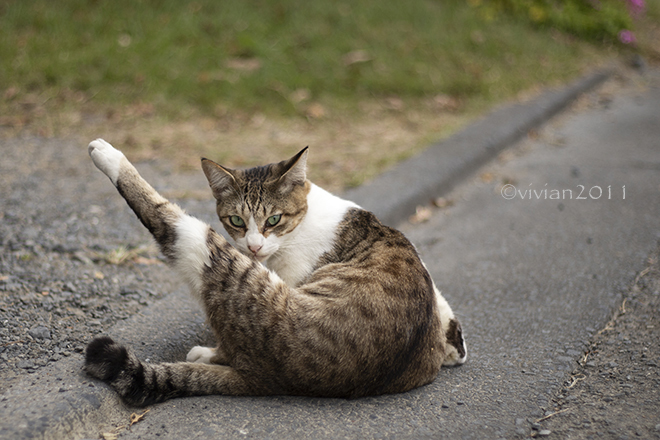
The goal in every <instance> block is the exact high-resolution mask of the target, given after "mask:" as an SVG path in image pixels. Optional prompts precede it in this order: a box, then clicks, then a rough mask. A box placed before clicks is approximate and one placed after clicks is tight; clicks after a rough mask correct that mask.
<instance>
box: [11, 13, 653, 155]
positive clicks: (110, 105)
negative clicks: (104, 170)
mask: <svg viewBox="0 0 660 440" xmlns="http://www.w3.org/2000/svg"><path fill="white" fill-rule="evenodd" d="M629 3H630V2H629V1H627V0H626V1H624V0H600V1H596V0H593V1H588V0H572V1H550V0H492V1H486V0H483V1H481V0H469V1H449V0H448V1H441V0H408V1H399V0H379V1H366V0H357V1H332V0H324V1H317V0H306V1H300V0H277V1H275V0H245V1H220V0H199V1H191V2H189V1H179V0H113V1H107V0H60V1H52V0H3V1H2V2H1V3H0V37H1V38H0V59H1V60H2V62H1V63H0V93H2V94H3V95H2V102H1V104H0V118H1V119H0V125H3V126H5V127H13V128H17V129H21V130H23V129H29V128H30V127H37V128H39V127H40V128H39V130H41V131H40V132H41V134H46V135H57V134H60V133H61V132H62V130H65V129H66V127H67V125H69V126H75V127H79V126H80V125H81V118H80V117H71V118H69V119H70V120H71V121H68V120H60V119H57V117H56V116H54V114H56V113H62V114H70V113H71V112H72V111H73V112H75V111H76V109H77V111H79V112H82V113H83V114H84V115H89V114H99V115H102V116H103V117H107V119H108V120H109V121H110V122H113V121H115V120H121V119H122V118H121V117H118V116H117V115H122V114H124V113H125V108H126V107H127V106H133V107H132V108H133V109H134V108H135V106H136V105H140V106H142V107H141V108H142V109H143V110H142V111H141V112H137V113H135V111H133V113H131V114H132V115H133V119H135V117H137V118H147V117H153V116H154V115H156V116H157V117H158V118H162V123H165V122H172V121H180V120H191V119H198V118H211V119H213V118H216V119H222V118H224V117H226V116H227V115H235V114H241V115H244V117H245V118H247V119H249V118H250V117H251V115H255V114H258V115H263V116H260V117H267V118H276V119H277V118H302V119H305V120H308V121H315V120H319V121H320V120H325V121H331V120H333V118H336V117H340V116H339V115H343V117H346V115H348V116H349V117H350V118H351V119H352V120H353V121H354V122H355V123H360V121H361V120H362V119H361V118H365V117H369V115H370V114H371V113H369V112H365V110H364V108H365V107H364V103H378V102H382V103H384V104H383V106H385V107H386V108H388V109H389V110H395V111H396V110H401V109H405V110H408V109H417V110H419V111H427V112H430V111H437V106H436V108H435V109H434V108H430V107H429V106H428V105H427V104H428V102H429V100H435V101H434V102H436V103H438V102H439V103H440V104H439V105H440V106H441V107H443V106H444V107H443V109H444V110H449V111H452V112H459V113H463V114H466V115H474V114H478V113H479V112H482V111H484V110H486V109H488V108H490V107H491V106H493V105H494V104H496V103H498V102H501V101H503V100H508V99H512V98H514V97H516V96H517V95H518V94H519V93H521V92H523V91H526V90H533V89H534V88H538V87H540V86H545V85H556V84H558V83H562V82H565V81H568V80H570V79H572V78H574V77H576V76H577V75H579V74H581V73H584V71H585V70H588V69H590V68H592V67H593V66H595V65H598V64H601V63H603V62H606V61H608V60H610V59H611V58H613V57H619V56H620V55H622V54H624V55H625V54H629V53H631V52H635V51H640V50H644V47H645V46H644V44H643V41H639V42H638V43H637V44H635V45H634V47H633V45H630V44H629V45H625V44H622V43H621V42H620V41H619V40H620V38H619V37H620V32H621V31H623V30H634V31H636V30H637V29H636V28H638V27H640V26H641V27H644V26H646V28H649V27H651V28H653V29H655V28H654V27H653V26H654V24H653V23H657V19H658V17H660V13H659V12H658V10H659V9H660V8H659V7H658V3H659V2H658V0H653V1H647V2H646V9H645V11H644V12H643V14H639V15H641V17H638V16H636V15H635V14H634V13H633V14H631V10H630V5H629ZM640 32H641V33H638V34H636V35H642V34H643V31H640ZM638 38H639V39H640V40H641V37H638ZM136 114H137V116H135V115H136ZM371 117H374V115H373V114H371ZM375 117H378V116H377V115H376V116H375ZM49 118H50V122H48V119H49ZM113 118H114V119H113ZM82 119H83V121H84V118H82ZM123 120H124V121H125V120H126V118H124V119H123ZM44 121H46V122H44ZM67 121H68V122H67ZM132 122H133V123H134V122H135V121H132ZM319 123H320V122H319ZM44 127H45V128H44ZM421 129H422V130H423V129H424V127H422V128H421ZM83 131H84V130H83ZM432 131H433V130H432ZM436 131H437V130H436ZM136 136H137V135H134V136H133V137H134V138H136ZM137 137H138V138H139V136H137ZM301 142H302V143H305V142H304V140H302V141H301ZM133 143H134V144H139V145H141V146H142V148H146V147H145V145H148V144H154V142H153V139H151V140H149V139H138V140H136V141H134V142H133ZM163 143H167V142H164V141H162V140H161V142H160V144H163ZM188 143H189V144H191V145H194V144H195V142H188ZM129 144H130V142H129ZM399 156H400V155H399ZM399 156H397V157H399ZM248 162H249V160H248ZM385 162H387V161H385Z"/></svg>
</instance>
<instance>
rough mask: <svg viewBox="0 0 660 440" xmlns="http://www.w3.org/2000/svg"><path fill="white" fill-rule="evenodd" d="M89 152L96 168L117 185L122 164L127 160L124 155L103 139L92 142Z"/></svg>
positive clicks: (88, 148)
mask: <svg viewBox="0 0 660 440" xmlns="http://www.w3.org/2000/svg"><path fill="white" fill-rule="evenodd" d="M87 151H88V152H89V156H90V157H91V158H92V161H93V162H94V165H96V168H98V169H99V170H101V171H103V173H104V174H105V175H106V176H108V177H109V178H110V180H111V181H112V183H113V184H115V185H116V184H117V178H118V177H119V170H120V169H121V166H122V162H123V161H124V160H126V156H124V153H122V152H121V151H119V150H117V149H116V148H115V147H113V146H112V145H110V144H109V143H107V142H106V141H104V140H103V139H96V140H95V141H92V142H90V143H89V146H88V147H87Z"/></svg>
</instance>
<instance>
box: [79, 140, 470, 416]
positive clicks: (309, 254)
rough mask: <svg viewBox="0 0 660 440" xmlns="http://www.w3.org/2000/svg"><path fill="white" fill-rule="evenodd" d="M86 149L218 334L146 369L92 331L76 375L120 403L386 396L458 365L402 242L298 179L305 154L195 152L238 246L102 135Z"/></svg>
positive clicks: (452, 342)
mask: <svg viewBox="0 0 660 440" xmlns="http://www.w3.org/2000/svg"><path fill="white" fill-rule="evenodd" d="M89 153H90V156H91V157H92V160H93V161H94V163H95V164H96V165H97V167H98V168H99V169H100V170H101V171H103V172H104V173H106V175H108V177H109V178H110V180H111V181H112V182H113V184H114V185H115V186H116V187H117V190H118V191H119V193H120V194H121V195H122V196H123V197H124V198H125V199H126V201H127V203H128V205H129V206H130V207H131V209H133V211H134V212H135V213H136V215H137V216H138V218H139V219H140V221H141V222H142V223H143V224H144V225H145V227H147V229H148V230H149V231H150V232H151V233H152V234H153V236H154V238H155V239H156V241H157V242H158V244H159V245H160V248H161V250H162V252H163V254H164V255H165V257H166V258H167V260H168V262H169V264H170V265H171V266H172V267H173V268H174V269H175V270H176V271H177V272H178V273H179V274H180V276H181V277H182V278H183V279H185V280H186V281H187V282H188V283H189V284H190V285H191V288H192V291H193V294H194V295H195V296H196V297H197V298H198V300H199V301H200V303H201V304H202V306H203V307H204V310H205V312H206V315H207V317H208V322H209V324H210V325H211V327H212V329H213V331H214V332H215V335H216V338H217V341H218V345H217V347H215V348H205V347H195V348H193V349H192V350H191V351H190V353H189V354H188V357H187V360H188V362H178V363H166V364H149V363H146V362H143V361H140V360H139V359H137V358H136V357H135V356H134V355H133V354H132V353H131V352H130V351H128V350H127V349H126V348H124V347H122V346H120V345H118V344H116V343H115V342H114V341H112V340H111V339H110V338H108V337H101V338H97V339H95V340H93V341H92V342H91V343H90V344H89V346H88V348H87V351H86V365H85V369H86V371H87V372H88V374H90V375H91V376H93V377H96V378H99V379H102V380H104V381H106V382H108V383H110V385H111V386H112V387H113V388H114V389H115V390H116V391H117V392H118V393H119V394H120V395H121V397H122V398H123V399H124V400H125V401H126V402H127V403H129V404H132V405H137V406H144V405H149V404H152V403H156V402H161V401H163V400H166V399H169V398H173V397H183V396H191V395H205V394H226V395H272V394H292V395H309V396H331V397H359V396H366V395H375V394H382V393H394V392H402V391H406V390H410V389H412V388H415V387H418V386H421V385H424V384H426V383H429V382H431V381H432V380H433V379H434V378H435V376H436V374H437V372H438V370H439V368H440V366H441V365H443V364H445V365H455V364H460V363H463V362H464V361H465V356H466V351H465V344H464V341H463V336H462V331H461V328H460V324H459V323H458V321H457V320H456V318H455V317H454V315H453V313H452V311H451V308H450V307H449V305H448V304H447V302H446V301H445V300H444V298H443V297H442V295H440V292H439V291H438V290H437V289H436V288H435V286H434V284H433V281H432V280H431V277H430V276H429V274H428V272H427V270H426V268H425V267H424V265H423V263H422V262H421V260H420V259H419V256H418V255H417V252H416V250H415V248H414V247H413V246H412V244H410V242H409V241H408V240H407V239H406V238H405V237H404V236H403V235H402V234H401V233H400V232H398V231H396V230H395V229H392V228H389V227H386V226H384V225H382V224H381V223H380V222H379V221H378V220H377V219H376V218H375V217H374V216H373V214H371V213H369V212H367V211H364V210H362V209H360V208H359V207H357V206H356V205H355V204H353V203H351V202H347V201H344V200H342V199H340V198H337V197H335V196H333V195H331V194H329V193H327V192H325V191H324V190H322V189H320V188H318V187H316V186H315V185H313V184H311V183H310V182H309V181H308V180H307V179H306V177H305V176H306V175H305V161H306V157H307V150H306V149H305V150H303V151H301V152H300V153H299V154H298V155H296V156H294V157H293V158H291V159H290V160H288V161H283V162H280V163H278V164H273V165H268V166H265V167H258V168H254V169H251V170H247V171H236V170H229V169H227V168H224V167H221V166H220V165H217V164H215V163H213V162H211V161H208V160H204V161H203V168H204V172H205V174H206V176H207V178H208V179H209V184H210V185H211V188H212V190H213V193H214V195H215V197H216V199H217V211H218V215H219V217H220V219H221V221H222V222H223V224H224V225H225V227H226V229H227V230H228V232H229V233H230V235H232V237H233V238H234V240H235V241H236V246H237V247H238V248H237V247H234V246H232V245H231V244H230V243H228V242H227V241H226V240H225V239H224V238H223V237H222V236H221V235H219V234H217V233H216V232H215V231H214V230H213V229H212V228H210V227H209V226H208V225H206V224H205V223H203V222H201V221H199V220H197V219H195V218H193V217H191V216H189V215H187V214H185V213H184V212H183V210H181V209H180V208H179V207H178V206H176V205H174V204H172V203H170V202H168V201H167V200H165V199H164V198H163V197H161V196H160V195H159V194H158V193H157V192H156V191H155V190H154V189H153V188H152V187H151V186H150V185H149V184H148V183H147V182H146V181H144V180H143V179H142V177H140V175H139V174H138V172H137V171H136V169H135V168H134V167H133V166H132V165H131V164H130V162H129V161H128V160H127V159H126V158H125V157H124V155H123V154H122V153H121V152H119V151H118V150H116V149H114V148H113V147H112V146H111V145H110V144H108V143H107V142H105V141H103V140H100V139H99V140H96V141H94V142H92V143H91V144H90V145H89ZM236 217H240V220H239V219H237V218H236ZM275 220H277V221H275ZM237 225H239V226H237ZM246 236H249V237H251V238H250V239H249V240H248V239H247V238H245V237H246ZM241 243H242V244H241ZM239 249H240V250H239ZM255 249H256V250H255Z"/></svg>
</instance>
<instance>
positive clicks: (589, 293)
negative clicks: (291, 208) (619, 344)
mask: <svg viewBox="0 0 660 440" xmlns="http://www.w3.org/2000/svg"><path fill="white" fill-rule="evenodd" d="M659 85H660V82H659V81H658V76H657V75H655V76H654V75H653V74H650V75H648V76H646V77H644V78H642V77H638V76H636V75H629V76H628V77H627V79H625V81H622V82H621V81H618V80H611V81H610V83H609V89H608V88H607V87H606V89H604V90H601V91H600V92H594V93H591V94H589V95H588V96H587V97H585V98H583V99H582V100H581V102H580V104H579V105H577V106H575V107H574V108H572V109H570V110H568V111H566V112H564V113H563V114H562V115H560V116H559V117H557V118H555V119H554V120H552V121H551V122H550V123H549V124H548V125H547V126H545V127H544V128H543V129H541V130H539V131H537V132H535V133H534V134H533V136H530V137H529V138H528V139H526V140H524V141H522V142H521V143H519V144H518V145H516V146H514V147H512V148H511V149H510V150H508V151H506V152H505V153H503V154H502V155H500V159H501V160H498V161H496V162H494V163H492V164H490V165H487V166H486V167H485V168H482V169H481V170H479V171H478V172H477V174H476V175H475V176H474V177H473V178H470V179H468V180H466V181H464V182H463V183H461V184H460V185H458V186H456V187H455V188H454V190H453V191H451V192H450V193H448V194H445V195H444V196H445V199H446V200H449V201H450V203H449V204H450V205H451V206H449V207H447V208H444V209H436V208H433V209H431V211H430V218H429V219H428V220H427V221H426V222H424V223H421V224H411V223H407V222H406V223H403V224H401V225H400V227H401V229H402V230H403V231H404V232H405V233H406V234H407V235H408V236H409V237H410V238H411V240H412V241H413V242H414V243H415V244H416V245H417V246H418V249H419V250H420V253H421V254H422V257H423V259H424V260H425V262H426V264H427V266H428V267H429V270H430V271H431V273H432V275H433V277H434V279H435V281H436V284H437V285H438V287H439V288H440V289H441V290H442V291H443V293H444V295H445V297H446V298H447V299H448V301H449V302H450V304H451V305H452V307H453V309H454V310H455V312H456V314H457V315H458V316H459V317H460V319H461V321H462V324H463V328H464V331H465V336H466V342H467V344H468V353H469V354H468V362H467V363H466V364H465V365H463V366H461V367H458V368H450V369H443V370H442V371H441V372H440V374H439V375H438V378H437V380H436V381H435V382H434V383H432V384H430V385H428V386H426V387H423V388H420V389H417V390H414V391H412V392H409V393H405V394H399V395H389V396H379V397H372V398H366V399H357V400H342V399H310V398H295V397H273V398H235V397H223V396H212V397H200V398H188V399H178V400H172V401H169V402H166V403H164V404H160V405H156V406H154V407H152V408H150V410H149V412H148V413H146V414H144V417H143V418H141V419H140V420H139V421H138V422H137V423H135V424H134V425H133V426H131V427H130V429H127V428H122V426H125V425H127V424H128V423H129V421H130V417H131V414H132V413H136V414H137V415H141V414H142V411H136V410H135V409H131V408H126V407H124V406H123V405H121V404H120V403H119V401H118V399H117V398H116V396H115V395H114V393H113V392H112V391H110V390H109V389H107V388H106V387H105V386H104V385H102V384H100V383H98V382H95V381H92V380H90V379H89V378H86V377H85V376H84V375H83V374H82V373H81V372H80V365H81V358H80V356H78V355H75V354H74V355H72V356H70V357H67V358H65V359H62V360H60V361H58V362H56V363H55V364H54V365H52V366H48V367H45V368H43V369H42V370H40V371H39V373H38V374H36V375H32V376H30V377H27V378H25V379H23V380H22V381H21V382H20V383H17V384H15V385H14V386H13V387H12V388H11V389H9V390H8V391H7V392H6V393H5V394H4V395H3V397H2V399H0V400H2V402H1V403H3V404H4V407H3V406H2V405H0V408H3V409H2V413H1V414H2V419H3V420H2V428H3V431H2V432H3V434H0V436H2V438H30V437H31V433H37V434H38V435H41V434H43V433H44V432H45V433H46V435H45V437H47V438H67V437H78V438H83V437H90V438H97V437H98V436H99V435H100V434H102V433H107V434H113V433H116V434H118V435H119V436H120V438H126V439H137V438H142V439H153V438H211V437H213V438H273V439H279V438H314V437H317V438H356V439H357V438H360V439H361V438H397V439H398V438H466V439H472V438H474V439H482V438H525V437H529V436H537V435H544V436H545V435H548V436H555V438H563V437H559V436H558V435H559V434H558V433H559V431H558V430H559V429H560V428H562V426H559V427H557V426H554V425H553V426H550V425H548V426H546V425H544V424H543V423H544V422H542V421H540V419H543V418H544V417H546V416H550V418H549V420H551V419H552V417H553V416H552V414H553V413H554V412H556V411H557V409H558V407H557V402H558V400H557V399H558V396H559V395H560V394H561V393H564V394H561V395H563V396H564V397H565V389H566V386H567V384H570V383H571V381H572V380H573V379H574V378H575V377H576V376H575V374H576V369H577V368H578V367H579V364H578V362H579V361H580V360H583V359H584V355H585V353H587V352H589V350H591V349H592V348H593V341H594V338H597V337H600V336H602V335H603V334H604V333H603V332H600V331H601V330H602V329H603V328H605V327H606V325H607V324H608V322H609V321H610V319H611V318H612V315H613V313H614V312H615V311H616V310H617V309H618V308H619V307H620V305H621V302H622V300H623V298H624V297H625V296H626V295H628V294H629V292H630V291H631V289H632V288H633V285H634V282H635V279H636V277H637V275H638V274H639V273H640V271H642V270H644V269H645V268H646V267H648V263H647V259H648V257H649V256H650V255H653V253H654V252H655V251H656V247H657V244H658V240H659V238H660V222H658V218H660V203H659V202H660V200H659V192H660V172H659V171H660V89H659V88H658V87H659ZM606 86H608V85H606ZM310 160H313V156H312V157H310ZM138 168H139V167H138ZM170 177H171V176H170ZM154 178H155V177H154ZM420 178H423V176H420ZM95 179H98V180H99V181H102V182H104V183H105V184H107V185H108V187H109V189H112V188H111V186H110V184H109V183H108V182H107V179H105V177H104V176H102V175H100V173H99V174H98V176H96V177H95ZM173 179H174V178H173ZM165 180H167V179H165ZM177 183H180V184H182V185H183V184H184V183H183V181H181V180H180V179H179V180H178V181H177ZM97 186H98V185H96V184H95V186H94V187H95V188H96V187H97ZM380 196H381V197H383V196H386V195H383V194H381V195H380ZM104 197H113V196H112V195H110V194H109V193H106V194H105V195H104ZM116 197H117V198H118V197H119V196H118V195H116ZM191 203H192V202H191ZM125 209H128V208H125ZM204 209H205V208H204V207H203V206H197V205H195V204H192V206H190V207H189V210H190V211H191V212H193V213H197V212H202V211H204ZM134 221H135V222H136V223H137V221H136V220H134ZM145 276H146V277H147V278H148V277H149V276H150V275H149V273H146V274H145ZM120 282H121V281H120ZM173 286H174V285H173ZM172 288H173V292H172V293H171V294H169V295H168V296H166V297H165V298H164V299H162V300H159V301H155V302H154V303H153V304H151V305H148V306H146V307H145V308H143V309H141V311H140V313H139V314H137V315H134V316H132V317H130V318H128V319H126V320H123V321H120V322H119V323H117V324H116V325H114V326H112V327H111V328H109V329H107V331H105V333H107V334H109V335H110V336H112V337H114V338H115V339H116V340H119V341H122V342H124V343H126V344H127V345H129V346H131V347H133V348H134V349H135V351H136V352H137V354H138V355H139V356H141V357H144V358H149V359H151V360H152V361H159V360H175V359H183V358H184V357H185V353H186V351H187V350H188V348H189V347H190V346H192V345H194V344H198V343H200V342H205V340H208V338H209V334H208V332H207V330H206V329H205V326H204V323H203V318H202V317H201V313H200V312H199V309H198V308H197V306H196V305H195V304H194V303H193V301H192V300H190V299H189V298H188V296H187V295H186V292H185V289H182V288H174V287H172ZM650 294H651V295H653V294H654V293H653V292H651V293H650ZM656 316H657V315H656ZM649 325H653V324H649ZM636 336H639V337H640V339H641V338H643V337H644V335H640V334H638V333H636ZM647 336H648V335H647ZM611 337H612V338H616V335H611ZM656 345H657V342H656ZM631 362H633V361H631ZM646 367H648V368H650V369H651V370H649V373H652V374H655V375H656V376H653V375H652V374H650V375H649V376H648V377H649V380H648V382H644V380H642V379H640V381H639V383H637V382H636V385H635V386H639V387H641V388H643V389H646V388H648V387H650V386H657V385H656V382H654V380H655V378H657V366H656V367H653V366H648V365H646ZM653 368H655V369H653ZM640 377H641V376H640ZM61 390H64V391H61ZM58 393H59V394H58ZM53 394H55V395H56V397H59V398H52V396H53ZM49 396H50V397H49ZM36 402H39V405H35V403H36ZM607 403H608V405H609V404H611V405H615V404H616V402H614V403H612V401H610V402H607ZM67 406H68V407H71V406H75V407H76V410H77V411H71V410H70V408H68V409H67ZM35 408H37V409H35ZM643 410H644V408H643V407H642V408H641V409H640V411H643ZM54 420H55V421H54ZM556 420H559V419H556ZM639 423H645V424H647V425H648V426H646V425H644V426H638V429H639V430H640V432H642V433H650V434H649V435H656V436H657V435H658V434H656V431H654V429H655V426H656V425H657V424H659V423H660V420H657V418H656V419H653V418H652V417H651V418H650V419H649V420H648V421H640V422H639ZM642 428H643V430H642ZM626 432H627V431H626ZM626 432H624V433H623V434H621V435H627V434H626ZM4 433H7V434H4ZM9 433H11V435H12V437H5V435H7V436H8V435H10V434H9ZM14 434H16V436H15V437H14V436H13V435H14ZM631 434H633V435H634V434H635V432H631ZM612 435H614V434H612ZM617 435H619V434H618V433H617ZM550 438H552V437H550ZM603 438H607V435H605V436H604V437H603ZM612 438H617V437H612Z"/></svg>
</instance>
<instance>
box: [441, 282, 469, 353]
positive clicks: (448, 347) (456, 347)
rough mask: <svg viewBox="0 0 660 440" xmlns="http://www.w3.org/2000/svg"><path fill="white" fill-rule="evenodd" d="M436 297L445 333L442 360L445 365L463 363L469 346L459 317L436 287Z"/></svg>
mask: <svg viewBox="0 0 660 440" xmlns="http://www.w3.org/2000/svg"><path fill="white" fill-rule="evenodd" d="M435 293H436V299H437V304H438V308H439V309H440V310H439V312H440V322H441V323H442V329H443V330H444V335H445V342H446V343H445V359H444V361H443V362H442V365H444V366H452V365H461V364H464V363H465V361H466V360H467V347H466V346H465V339H463V329H462V328H461V323H460V322H458V318H456V316H454V312H453V311H452V310H451V307H449V303H447V300H445V298H444V297H443V296H442V294H440V291H438V290H437V289H436V292H435Z"/></svg>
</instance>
